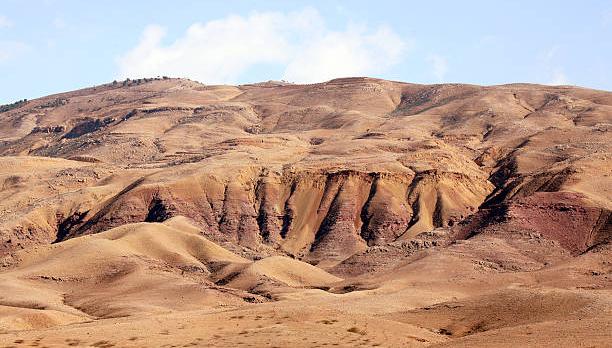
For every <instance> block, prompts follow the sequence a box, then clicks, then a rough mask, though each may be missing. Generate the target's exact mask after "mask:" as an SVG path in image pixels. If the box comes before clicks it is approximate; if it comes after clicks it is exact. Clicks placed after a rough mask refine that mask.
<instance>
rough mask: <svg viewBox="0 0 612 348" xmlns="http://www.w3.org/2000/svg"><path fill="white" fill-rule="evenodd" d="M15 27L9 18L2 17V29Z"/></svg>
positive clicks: (0, 22) (0, 17) (0, 23)
mask: <svg viewBox="0 0 612 348" xmlns="http://www.w3.org/2000/svg"><path fill="white" fill-rule="evenodd" d="M12 26H13V22H11V20H10V19H8V17H6V16H3V15H0V28H9V27H12Z"/></svg>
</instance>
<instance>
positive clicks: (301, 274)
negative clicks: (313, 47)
mask: <svg viewBox="0 0 612 348" xmlns="http://www.w3.org/2000/svg"><path fill="white" fill-rule="evenodd" d="M611 128H612V93H611V92H607V91H598V90H592V89H586V88H579V87H571V86H555V87H553V86H541V85H531V84H510V85H501V86H475V85H464V84H438V85H419V84H410V83H402V82H394V81H385V80H380V79H373V78H342V79H335V80H331V81H329V82H325V83H319V84H311V85H295V84H290V83H285V82H275V81H269V82H265V83H257V84H249V85H240V86H226V85H224V86H210V85H204V84H201V83H197V82H194V81H190V80H186V79H173V78H155V79H139V80H126V81H121V82H113V83H110V84H105V85H101V86H95V87H92V88H87V89H82V90H78V91H74V92H67V93H62V94H57V95H52V96H48V97H43V98H39V99H35V100H30V101H20V102H19V103H15V104H11V105H7V106H6V107H3V108H0V182H1V183H2V189H1V191H0V197H1V198H2V199H1V200H0V241H1V243H0V289H2V291H1V292H0V293H1V295H0V323H2V324H3V325H1V326H0V330H4V332H5V334H3V335H0V342H2V343H6V344H15V343H17V341H21V343H28V342H30V341H34V342H38V343H39V344H43V345H47V346H53V345H59V346H61V345H66V344H68V345H75V346H77V345H81V344H83V345H87V344H89V345H92V344H93V345H94V346H99V347H102V346H106V347H110V346H113V345H117V346H143V345H145V346H147V345H149V346H150V345H154V346H157V345H159V346H162V345H164V344H167V345H168V346H171V345H179V344H180V345H181V346H182V345H184V344H191V345H194V346H197V345H202V346H207V345H208V346H209V345H219V346H236V345H239V344H245V345H246V344H252V345H254V346H262V345H269V346H275V345H276V346H316V345H328V344H334V343H335V344H337V345H340V346H355V345H358V344H362V345H365V346H367V345H370V346H377V345H383V346H398V345H407V346H432V345H435V346H447V345H448V346H478V345H482V346H489V347H490V346H513V345H515V344H517V342H522V343H523V344H524V345H534V346H546V345H549V346H558V345H559V344H562V345H564V346H568V345H569V346H571V345H575V344H578V343H580V344H586V343H589V344H591V345H595V346H597V345H606V344H610V343H611V342H612V337H610V335H609V334H606V332H609V330H608V329H609V328H610V326H611V325H612V321H611V320H610V318H612V316H611V315H610V314H611V313H612V293H611V290H612V283H611V282H610V277H611V272H612V263H610V256H611V254H612V253H611V251H612V249H611V247H610V245H611V243H610V241H611V239H612V217H611V216H612V214H611V210H612V199H611V198H612V177H611V174H612V162H611V161H610V159H611V154H612V142H611V141H610V139H611V137H610V130H611ZM102 319H104V320H102ZM217 326H218V327H217ZM117 327H119V328H120V329H117ZM213 327H214V328H213ZM3 328H4V329H3ZM606 328H608V329H606ZM23 330H26V331H23ZM0 332H1V331H0ZM111 332H112V335H109V333H111ZM313 332H316V335H313V334H312V333H313ZM570 333H571V334H570ZM585 342H586V343H585ZM72 343H73V344H72ZM96 344H97V345H96Z"/></svg>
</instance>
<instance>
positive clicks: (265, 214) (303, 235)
mask: <svg viewBox="0 0 612 348" xmlns="http://www.w3.org/2000/svg"><path fill="white" fill-rule="evenodd" d="M156 175H161V174H156ZM491 190H492V185H491V184H490V183H489V182H488V181H486V180H482V179H481V180H478V179H477V178H470V177H468V176H465V175H461V174H458V173H444V172H436V171H426V172H422V173H417V174H415V173H407V172H406V173H389V172H359V171H356V170H342V171H334V172H327V171H316V172H313V171H297V172H296V171H284V172H277V171H270V170H268V169H267V168H249V169H247V170H244V169H243V170H242V171H241V169H240V168H236V170H235V172H234V175H232V176H224V177H218V176H216V175H215V174H213V173H201V172H198V173H191V174H189V175H185V176H182V177H179V178H173V179H172V180H169V181H168V182H164V183H159V182H156V179H155V178H154V177H146V178H138V179H137V180H135V181H134V182H132V183H130V184H129V185H127V186H126V187H125V188H124V189H122V190H121V191H120V192H119V193H117V194H115V195H112V196H111V197H109V198H107V199H106V200H104V201H103V202H102V204H100V205H98V206H95V207H91V206H86V205H85V204H83V205H81V206H79V209H76V210H75V211H72V212H70V213H69V214H63V215H66V216H67V217H65V218H63V219H62V220H59V221H57V223H58V233H57V237H56V241H60V240H65V239H67V238H72V237H75V236H79V235H84V234H91V233H97V232H101V231H104V230H107V229H109V228H112V227H117V226H121V225H123V224H127V223H134V222H143V221H146V222H161V221H165V220H167V219H169V218H171V217H173V216H186V217H189V218H191V219H193V220H194V221H195V222H196V223H197V225H198V226H200V227H201V228H202V233H203V234H204V235H205V236H206V237H208V238H210V239H213V240H215V241H220V242H230V243H234V244H236V245H240V246H243V247H247V248H249V249H252V250H256V251H259V252H262V253H267V254H269V253H274V252H282V253H287V254H289V255H293V256H296V257H299V258H305V259H309V260H312V261H321V260H326V259H333V260H342V259H344V258H346V257H348V256H350V255H352V254H354V253H356V252H361V251H363V250H365V249H366V248H367V247H368V246H373V245H382V244H385V243H388V242H393V241H396V240H404V239H410V238H411V237H413V236H415V235H417V234H419V233H421V232H424V231H429V230H432V229H434V228H436V227H447V226H452V225H453V224H455V223H457V222H458V221H461V220H462V219H463V218H464V217H466V216H468V215H470V214H471V213H472V212H474V211H476V210H477V209H478V206H479V205H480V204H481V203H482V202H483V201H484V200H485V198H486V197H487V195H488V194H489V193H490V192H491ZM58 214H59V213H58ZM60 215H62V214H60Z"/></svg>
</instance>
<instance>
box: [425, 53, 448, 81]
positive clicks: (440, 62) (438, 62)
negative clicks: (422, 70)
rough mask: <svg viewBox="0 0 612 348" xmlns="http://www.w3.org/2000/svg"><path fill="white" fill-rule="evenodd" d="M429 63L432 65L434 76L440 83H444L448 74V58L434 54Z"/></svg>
mask: <svg viewBox="0 0 612 348" xmlns="http://www.w3.org/2000/svg"><path fill="white" fill-rule="evenodd" d="M427 61H428V62H429V64H431V67H432V69H433V74H434V76H435V77H436V79H437V80H438V82H444V77H446V73H447V72H448V62H447V61H446V58H444V57H442V56H440V55H438V54H432V55H430V56H429V58H428V59H427Z"/></svg>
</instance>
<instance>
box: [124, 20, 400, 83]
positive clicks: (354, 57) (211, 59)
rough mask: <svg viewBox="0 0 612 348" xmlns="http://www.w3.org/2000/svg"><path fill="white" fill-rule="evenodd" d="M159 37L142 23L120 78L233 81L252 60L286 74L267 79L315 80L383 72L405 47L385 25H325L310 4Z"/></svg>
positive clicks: (160, 30) (155, 29)
mask: <svg viewBox="0 0 612 348" xmlns="http://www.w3.org/2000/svg"><path fill="white" fill-rule="evenodd" d="M165 36H166V29H165V28H163V27H160V26H155V25H151V26H149V27H147V28H146V29H145V30H144V32H143V35H142V37H141V39H140V42H139V43H138V45H137V46H136V47H134V48H133V49H132V50H130V51H129V52H127V53H125V54H124V55H123V56H121V57H119V58H118V65H119V75H120V76H119V77H120V78H125V77H146V76H157V75H169V76H182V77H190V78H193V79H196V80H199V81H202V82H204V83H236V82H238V81H239V79H240V78H241V76H243V74H244V73H246V72H248V71H249V69H250V68H254V67H255V66H256V65H259V64H275V65H279V66H281V67H282V68H283V69H284V72H283V74H282V76H270V78H279V77H280V78H283V79H286V80H290V81H294V82H316V81H323V80H328V79H331V78H334V77H340V76H355V75H370V74H378V73H381V72H384V71H385V70H386V69H388V68H389V67H391V66H392V65H393V64H396V63H397V62H398V61H399V60H400V58H401V55H402V54H403V52H404V51H405V48H406V46H407V45H406V44H405V42H404V41H403V40H402V39H401V38H400V37H399V36H398V35H397V34H395V33H394V32H393V31H392V30H391V29H390V28H387V27H380V28H377V29H376V30H374V31H369V30H368V29H367V28H365V27H355V26H349V27H348V28H346V29H345V30H343V31H333V30H329V29H327V28H326V26H325V23H324V21H323V19H322V18H321V16H320V15H319V13H318V12H317V11H316V10H313V9H304V10H302V11H298V12H290V13H279V12H256V13H252V14H250V15H249V16H246V17H243V16H228V17H225V18H222V19H219V20H214V21H210V22H206V23H195V24H193V25H191V26H190V27H189V28H188V29H187V31H186V32H185V33H184V35H182V36H181V37H179V38H177V39H176V40H174V41H173V42H171V43H168V44H164V43H163V39H164V37H165Z"/></svg>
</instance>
